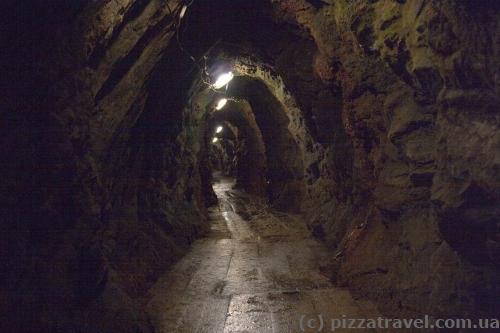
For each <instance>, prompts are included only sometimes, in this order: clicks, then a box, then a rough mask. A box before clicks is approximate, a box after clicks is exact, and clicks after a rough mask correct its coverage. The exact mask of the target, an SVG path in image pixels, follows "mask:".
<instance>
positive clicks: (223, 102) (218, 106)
mask: <svg viewBox="0 0 500 333" xmlns="http://www.w3.org/2000/svg"><path fill="white" fill-rule="evenodd" d="M226 103H227V98H221V99H220V100H219V102H217V105H216V106H215V109H216V110H220V109H222V108H223V107H224V105H226Z"/></svg>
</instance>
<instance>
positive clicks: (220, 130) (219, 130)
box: [215, 126, 224, 133]
mask: <svg viewBox="0 0 500 333" xmlns="http://www.w3.org/2000/svg"><path fill="white" fill-rule="evenodd" d="M223 129H224V128H223V127H222V126H219V127H217V129H216V130H215V133H220V132H222V130H223Z"/></svg>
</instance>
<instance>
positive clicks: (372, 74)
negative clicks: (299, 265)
mask: <svg viewBox="0 0 500 333" xmlns="http://www.w3.org/2000/svg"><path fill="white" fill-rule="evenodd" d="M273 2H274V4H275V6H276V8H277V15H278V16H279V19H281V20H285V21H288V22H290V23H292V24H297V25H298V26H300V27H302V28H303V29H304V30H305V31H307V32H308V33H310V35H311V36H312V37H313V38H314V40H315V42H316V45H317V46H318V52H317V54H316V56H315V61H314V68H315V70H316V73H317V74H318V75H319V76H320V77H321V78H322V79H323V81H324V82H325V84H328V85H330V86H331V87H332V89H335V90H337V91H340V92H341V96H342V106H341V108H342V109H341V112H342V121H343V125H344V128H345V130H346V131H347V133H348V135H349V138H350V140H351V141H352V149H353V152H352V169H351V170H350V171H349V172H348V174H347V175H349V173H350V177H340V178H339V179H340V180H341V184H342V185H341V186H335V187H334V188H331V189H328V188H324V192H328V191H333V193H331V199H330V200H329V201H327V203H326V204H325V205H324V206H323V208H322V209H321V210H319V213H318V214H316V215H315V216H312V217H311V226H312V228H313V230H314V231H315V233H316V234H317V235H318V236H321V237H324V238H325V240H326V242H327V243H328V244H330V245H331V246H332V247H334V248H336V249H337V251H338V252H337V256H336V260H335V261H334V263H333V265H332V266H333V267H334V276H335V278H336V279H337V281H338V282H339V283H341V284H346V285H349V286H350V287H351V288H352V289H353V290H355V291H357V292H358V293H359V294H363V295H369V296H371V297H373V298H374V299H378V300H380V304H381V305H383V308H384V309H385V311H387V312H392V313H403V314H414V313H431V314H433V315H462V316H463V315H466V314H468V315H473V314H477V313H483V314H485V313H490V314H491V313H498V311H499V302H498V300H499V299H500V298H499V295H500V290H499V285H498V281H499V272H498V267H495V266H496V263H497V262H498V258H499V253H500V252H499V248H500V247H499V246H500V239H499V220H498V216H499V215H498V208H497V207H499V203H500V202H499V198H500V197H499V194H500V192H499V191H500V187H499V182H498V181H499V178H498V177H499V173H498V167H499V161H500V160H499V157H500V151H499V143H500V142H499V139H500V137H499V134H498V133H499V117H498V112H497V107H496V105H497V104H498V102H499V100H498V96H499V95H498V91H499V81H498V77H499V76H498V73H499V61H498V59H500V58H499V49H498V47H499V44H498V38H499V26H498V24H499V22H500V21H499V6H498V3H496V2H494V1H424V0H409V1H391V0H385V1H324V2H322V5H321V6H316V7H314V6H312V5H311V4H309V2H307V1H295V0H282V1H281V0H277V1H273ZM335 145H336V143H335V142H334V143H333V151H332V153H331V154H333V155H337V154H342V153H343V150H342V149H343V148H344V147H345V146H343V145H341V146H340V149H339V150H337V149H335ZM344 151H345V150H344ZM326 172H327V171H326V170H325V169H320V178H326V179H331V178H332V177H333V178H335V175H339V174H341V173H342V172H343V171H341V170H338V169H337V168H336V166H335V165H333V168H330V169H329V171H328V172H329V173H330V174H327V173H326ZM332 174H333V176H332ZM332 216H334V217H333V218H332Z"/></svg>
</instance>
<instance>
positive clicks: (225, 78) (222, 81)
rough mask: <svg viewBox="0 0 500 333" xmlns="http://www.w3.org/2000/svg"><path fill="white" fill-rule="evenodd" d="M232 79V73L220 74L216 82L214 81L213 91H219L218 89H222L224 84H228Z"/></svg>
mask: <svg viewBox="0 0 500 333" xmlns="http://www.w3.org/2000/svg"><path fill="white" fill-rule="evenodd" d="M233 77H234V74H233V72H227V73H224V74H221V75H220V76H219V77H218V78H217V81H215V83H214V84H213V87H214V88H215V89H220V88H222V87H224V86H225V85H226V84H228V83H229V81H231V80H232V79H233Z"/></svg>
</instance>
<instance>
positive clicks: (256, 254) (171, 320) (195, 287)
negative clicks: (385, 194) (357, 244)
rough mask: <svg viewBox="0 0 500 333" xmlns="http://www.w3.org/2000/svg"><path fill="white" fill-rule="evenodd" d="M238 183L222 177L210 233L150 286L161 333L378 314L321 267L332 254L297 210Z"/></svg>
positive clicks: (300, 326)
mask: <svg viewBox="0 0 500 333" xmlns="http://www.w3.org/2000/svg"><path fill="white" fill-rule="evenodd" d="M232 185H233V182H232V181H231V180H229V179H218V180H217V182H216V183H215V184H214V190H215V192H216V194H217V196H218V198H219V206H218V207H216V208H215V209H213V210H211V212H210V217H211V223H212V224H211V232H210V234H209V235H208V236H207V237H206V238H203V239H200V240H198V241H196V242H195V243H194V244H193V247H192V249H191V250H190V252H189V253H188V254H186V255H185V256H184V257H183V258H182V259H181V260H180V261H179V262H178V263H177V264H176V265H175V266H174V267H173V268H172V269H171V270H170V271H168V272H167V273H166V274H165V275H164V276H163V277H162V278H160V280H159V281H158V282H157V283H156V285H155V286H153V288H152V289H151V290H150V295H151V299H150V301H149V302H148V305H147V311H148V313H149V314H150V316H151V318H152V321H153V322H152V323H153V325H154V326H155V329H156V331H157V332H158V333H172V332H210V333H212V332H224V333H229V332H240V333H243V332H258V333H268V332H269V333H271V332H272V333H282V332H294V333H295V332H332V331H333V330H332V327H331V321H330V319H333V318H347V317H349V318H374V317H376V316H378V313H377V312H376V309H375V307H374V306H373V305H371V304H370V303H369V302H366V301H356V300H354V299H353V298H352V296H351V294H350V293H349V292H348V291H347V290H346V289H341V288H336V287H334V286H333V285H332V284H331V283H330V281H329V279H328V278H327V277H326V276H324V275H322V274H321V273H320V266H321V265H322V264H323V263H325V262H326V261H327V260H328V258H331V256H332V254H331V253H329V252H328V251H327V250H326V248H325V247H324V246H323V245H322V244H320V243H319V242H318V241H316V240H315V239H313V238H312V237H311V236H310V233H309V231H308V230H307V228H306V227H305V225H304V223H303V222H301V220H300V219H299V218H298V217H297V216H292V215H287V214H283V213H278V212H276V211H273V210H272V209H270V208H268V207H266V206H265V205H263V204H262V203H258V202H257V201H256V200H251V199H250V198H249V197H246V196H245V194H244V193H241V192H238V191H235V190H232ZM321 325H322V326H323V327H320V326H321ZM334 331H335V332H346V331H350V330H342V329H340V328H336V329H335V330H334ZM358 331H359V330H358ZM364 331H369V330H363V332H364Z"/></svg>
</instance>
